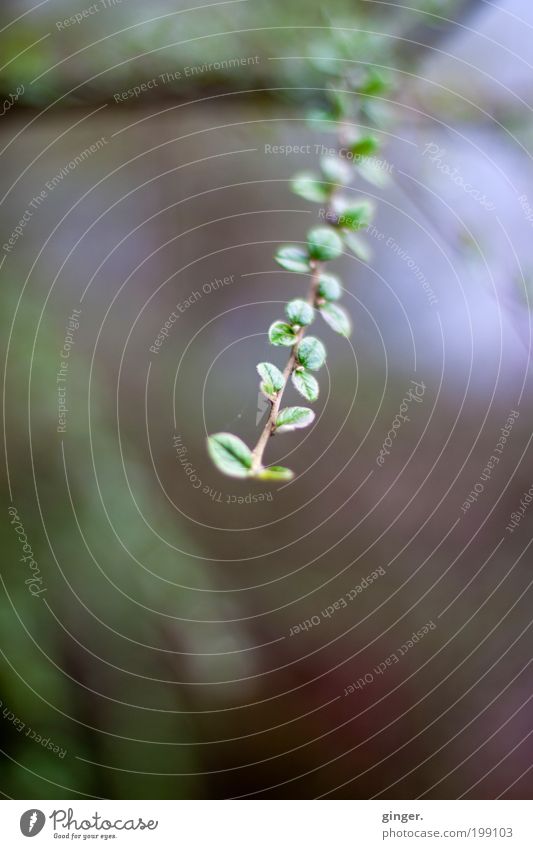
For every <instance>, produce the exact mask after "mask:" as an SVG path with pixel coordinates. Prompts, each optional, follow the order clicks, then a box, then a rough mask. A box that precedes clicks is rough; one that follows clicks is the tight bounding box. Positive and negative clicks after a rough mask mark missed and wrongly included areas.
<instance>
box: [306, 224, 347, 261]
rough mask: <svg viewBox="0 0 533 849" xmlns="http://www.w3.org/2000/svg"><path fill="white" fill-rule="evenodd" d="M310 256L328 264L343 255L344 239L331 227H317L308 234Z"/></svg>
mask: <svg viewBox="0 0 533 849" xmlns="http://www.w3.org/2000/svg"><path fill="white" fill-rule="evenodd" d="M307 247H308V248H309V256H310V257H312V258H313V259H318V260H322V261H324V262H326V261H327V260H330V259H336V258H337V257H338V256H340V255H341V253H342V239H341V237H340V236H339V234H338V233H336V232H335V230H332V229H331V227H315V228H314V229H313V230H310V231H309V233H308V234H307Z"/></svg>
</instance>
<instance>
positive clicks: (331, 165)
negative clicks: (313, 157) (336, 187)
mask: <svg viewBox="0 0 533 849" xmlns="http://www.w3.org/2000/svg"><path fill="white" fill-rule="evenodd" d="M320 167H321V168H322V173H323V174H324V177H325V178H326V179H327V180H330V181H331V182H332V183H340V184H341V185H344V184H345V183H348V182H349V181H350V178H351V176H352V170H351V168H350V166H349V165H347V164H346V162H344V161H343V160H342V159H340V158H339V156H323V157H322V159H321V160H320Z"/></svg>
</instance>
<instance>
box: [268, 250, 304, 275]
mask: <svg viewBox="0 0 533 849" xmlns="http://www.w3.org/2000/svg"><path fill="white" fill-rule="evenodd" d="M274 259H275V260H276V262H277V263H278V265H281V267H282V268H284V269H285V270H286V271H296V272H300V273H305V272H306V271H310V270H311V269H310V266H309V255H308V253H307V251H306V250H305V248H299V247H298V246H297V245H283V247H281V248H279V249H278V250H277V251H276V255H275V257H274Z"/></svg>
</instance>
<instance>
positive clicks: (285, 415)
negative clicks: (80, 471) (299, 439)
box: [276, 407, 315, 433]
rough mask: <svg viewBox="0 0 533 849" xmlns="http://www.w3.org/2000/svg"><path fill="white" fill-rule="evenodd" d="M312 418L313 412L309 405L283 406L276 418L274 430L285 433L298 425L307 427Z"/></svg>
mask: <svg viewBox="0 0 533 849" xmlns="http://www.w3.org/2000/svg"><path fill="white" fill-rule="evenodd" d="M314 418H315V414H314V413H313V411H312V410H310V409H309V407H284V408H283V410H280V412H279V415H278V418H277V420H276V432H277V433H286V432H287V431H289V430H296V428H298V427H307V425H310V424H311V422H312V421H314Z"/></svg>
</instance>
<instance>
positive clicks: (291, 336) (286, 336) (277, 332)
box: [268, 321, 296, 347]
mask: <svg viewBox="0 0 533 849" xmlns="http://www.w3.org/2000/svg"><path fill="white" fill-rule="evenodd" d="M268 338H269V339H270V343H271V344H272V345H287V346H289V347H292V346H293V345H294V343H295V342H296V333H295V331H294V330H293V328H292V327H291V325H290V324H285V322H284V321H275V322H274V324H271V325H270V327H269V329H268Z"/></svg>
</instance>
